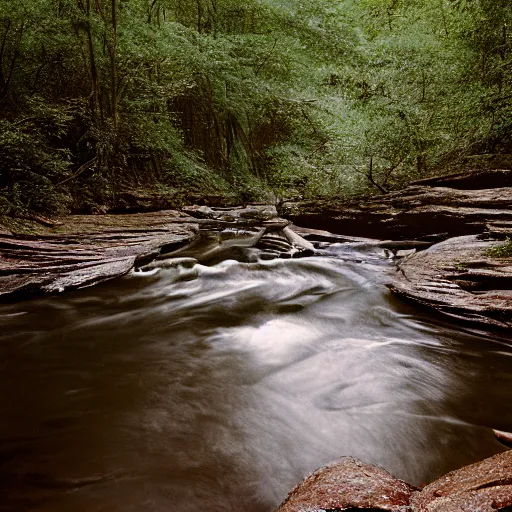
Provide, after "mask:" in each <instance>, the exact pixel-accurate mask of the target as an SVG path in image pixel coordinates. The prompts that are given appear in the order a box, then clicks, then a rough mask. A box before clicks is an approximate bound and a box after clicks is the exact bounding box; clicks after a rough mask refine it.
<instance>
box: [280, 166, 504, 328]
mask: <svg viewBox="0 0 512 512" xmlns="http://www.w3.org/2000/svg"><path fill="white" fill-rule="evenodd" d="M485 187H487V188H485ZM281 215H282V216H284V217H286V218H288V219H290V220H292V221H293V222H294V223H296V224H298V225H300V226H305V227H308V228H316V229H327V230H329V231H331V232H332V233H338V234H342V235H358V236H366V237H371V238H377V239H380V240H384V239H389V240H393V241H400V240H402V241H403V240H404V239H407V240H408V241H409V244H410V246H411V247H415V248H416V249H418V252H417V253H416V254H413V255H409V256H407V257H406V258H404V259H403V260H401V261H397V272H396V276H395V278H394V279H393V280H392V282H390V283H389V288H390V290H391V291H392V292H393V293H395V294H396V295H398V296H400V297H402V298H404V299H407V300H409V301H412V302H414V303H416V304H418V305H421V306H425V307H428V308H430V309H433V310H435V311H437V312H439V313H441V314H443V315H447V316H449V317H451V318H455V319H457V320H459V321H463V322H465V323H469V324H472V325H474V326H478V327H484V328H489V329H499V330H501V331H502V332H503V333H507V332H508V330H509V329H510V327H512V254H509V253H508V252H507V251H506V250H502V251H500V250H499V248H500V247H503V248H505V246H506V245H507V244H504V242H506V241H507V240H508V239H510V238H512V170H510V169H483V170H482V169H478V170H475V171H465V172H461V173H453V174H450V175H447V176H438V177H435V178H429V179H427V180H422V181H419V182H416V183H414V184H412V185H411V186H410V187H408V188H406V189H405V190H403V191H399V192H393V193H391V194H387V195H382V196H376V197H372V198H370V199H361V200H347V201H341V202H334V201H332V200H330V201H324V202H321V201H320V202H299V203H297V202H288V203H284V204H283V205H282V208H281ZM427 242H428V243H427ZM422 243H423V244H426V245H427V246H429V245H432V244H433V245H432V246H431V247H429V248H426V249H425V246H424V245H422ZM388 245H390V247H392V245H391V244H388ZM422 249H424V250H422ZM510 252H512V251H510Z"/></svg>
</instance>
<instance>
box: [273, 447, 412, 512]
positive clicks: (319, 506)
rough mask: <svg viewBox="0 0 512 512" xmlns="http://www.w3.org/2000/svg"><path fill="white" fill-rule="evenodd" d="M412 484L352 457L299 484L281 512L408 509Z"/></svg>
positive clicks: (341, 460) (318, 471)
mask: <svg viewBox="0 0 512 512" xmlns="http://www.w3.org/2000/svg"><path fill="white" fill-rule="evenodd" d="M414 490H415V488H414V487H412V486H411V485H409V484H407V483H405V482H403V481H402V480H397V479H396V478H394V477H392V476H391V475H390V474H389V473H388V472H387V471H385V470H384V469H382V468H379V467H378V466H375V465H372V464H365V463H364V462H361V461H359V460H357V459H354V458H352V457H343V458H341V459H339V460H337V461H335V462H332V463H330V464H327V465H326V466H323V467H321V468H320V469H318V470H317V471H315V472H314V473H312V474H311V475H309V476H308V477H307V478H306V479H305V480H304V481H303V482H301V483H300V484H299V485H297V486H296V487H295V488H294V489H293V490H292V492H291V493H290V494H289V496H288V498H287V499H286V500H285V501H284V503H283V504H282V505H281V506H280V507H279V508H278V509H277V511H278V512H320V511H327V510H329V511H338V510H339V511H341V510H353V509H363V510H368V509H371V510H386V511H393V512H402V511H405V510H408V507H407V505H408V504H409V502H410V499H411V496H412V492H413V491H414Z"/></svg>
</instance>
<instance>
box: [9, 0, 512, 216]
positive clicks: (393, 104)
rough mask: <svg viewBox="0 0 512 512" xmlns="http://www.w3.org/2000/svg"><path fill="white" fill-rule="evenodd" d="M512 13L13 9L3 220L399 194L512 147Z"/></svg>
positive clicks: (462, 4) (79, 5)
mask: <svg viewBox="0 0 512 512" xmlns="http://www.w3.org/2000/svg"><path fill="white" fill-rule="evenodd" d="M511 22H512V8H511V6H510V5H509V1H508V0H415V1H412V0H314V1H313V0H246V1H244V2H240V1H236V0H194V1H190V0H187V1H186V0H24V1H23V2H13V1H12V0H0V213H3V214H14V213H20V212H26V211H40V212H50V213H52V212H53V213H58V212H65V211H101V210H102V209H112V208H114V209H115V208H116V207H118V206H119V201H120V199H119V198H120V197H121V195H122V194H123V193H124V192H126V191H130V190H131V191H133V190H145V191H147V190H151V191H156V192H158V193H159V194H162V195H164V196H166V197H168V198H169V200H170V201H171V202H175V203H176V204H179V203H180V202H183V201H189V200H194V199H195V200H197V198H200V197H207V198H208V197H213V196H220V197H224V198H227V199H229V198H231V200H232V201H245V200H250V199H262V198H266V197H268V195H269V194H274V196H293V195H301V196H308V197H314V196H318V195H349V194H360V193H369V192H372V193H375V192H378V191H380V192H386V191H388V190H391V189H396V188H399V187H401V186H403V185H404V184H406V183H407V182H408V181H410V180H411V179H414V178H419V177H424V176H427V175H428V174H429V173H432V172H434V170H435V169H437V168H439V166H442V165H443V164H445V163H446V162H450V161H451V160H454V159H457V158H460V157H461V156H463V155H467V154H471V153H478V152H480V153H482V152H496V151H509V150H510V147H511V145H512V140H511V136H512V115H511V112H510V107H509V105H510V99H511V97H512V80H511V78H512V73H511V64H512V52H511V51H510V50H511V35H510V26H511Z"/></svg>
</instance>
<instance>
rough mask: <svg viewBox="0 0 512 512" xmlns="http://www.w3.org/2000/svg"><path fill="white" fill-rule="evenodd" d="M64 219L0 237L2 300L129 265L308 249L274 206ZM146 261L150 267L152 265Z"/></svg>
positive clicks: (286, 254) (295, 253)
mask: <svg viewBox="0 0 512 512" xmlns="http://www.w3.org/2000/svg"><path fill="white" fill-rule="evenodd" d="M188 211H190V212H191V213H192V214H194V217H192V216H189V215H187V214H184V213H180V212H176V211H172V210H168V211H162V212H154V213H145V214H130V215H76V216H68V217H65V218H63V219H62V220H61V222H59V223H55V225H54V226H53V227H52V226H50V225H45V226H44V227H42V226H41V225H39V227H38V229H39V233H38V234H33V235H27V234H25V235H19V234H18V235H13V234H9V232H4V233H3V234H0V298H3V299H15V298H25V297H27V296H30V295H38V294H39V295H40V294H51V293H59V292H62V291H65V290H72V289H75V288H82V287H85V286H91V285H93V284H96V283H99V282H102V281H105V280H108V279H112V278H115V277H119V276H122V275H124V274H126V273H127V272H129V271H130V270H131V269H133V268H134V267H143V268H145V269H148V270H150V269H154V268H158V267H165V266H173V265H181V264H189V263H190V262H191V261H193V262H199V263H204V264H215V263H218V262H220V261H223V260H226V259H235V260H238V261H243V262H252V261H258V260H259V259H273V258H295V257H303V256H309V255H311V254H313V253H314V247H313V245H312V244H311V243H310V242H308V241H306V240H305V239H304V238H302V237H301V236H299V235H298V234H296V233H294V232H293V231H292V230H291V229H290V228H289V227H288V225H289V221H286V220H283V219H279V218H277V213H276V210H275V207H273V206H269V205H253V206H248V207H245V208H234V209H225V208H219V209H212V208H209V207H206V206H200V207H199V206H198V207H191V208H189V209H188ZM151 262H152V264H150V263H151Z"/></svg>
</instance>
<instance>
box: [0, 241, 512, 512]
mask: <svg viewBox="0 0 512 512" xmlns="http://www.w3.org/2000/svg"><path fill="white" fill-rule="evenodd" d="M394 271H395V269H394V266H393V265H392V263H391V262H389V261H388V260H385V259H384V258H382V257H381V256H379V255H378V254H377V253H376V252H373V251H371V250H370V251H364V252H361V251H359V252H358V251H357V250H356V249H347V248H346V246H344V245H336V244H334V245H331V246H329V247H327V248H326V249H325V251H324V253H323V255H320V256H313V257H310V258H304V259H291V260H273V261H266V262H261V263H238V262H236V261H233V260H228V261H223V262H221V263H219V264H217V265H214V266H211V267H207V266H203V265H199V264H197V265H194V266H192V267H189V268H185V267H182V266H178V267H176V268H164V269H155V270H151V271H149V272H134V273H132V274H131V275H129V276H126V277H124V278H122V279H118V280H116V281H113V282H110V283H107V284H104V285H100V286H96V287H93V288H90V289H86V290H80V291H77V292H73V293H68V294H63V295H62V296H59V297H50V298H43V299H37V300H31V301H26V302H22V303H18V304H10V305H5V304H4V305H2V306H0V322H1V324H0V325H1V330H0V386H1V393H0V418H1V419H0V510H1V511H2V512H6V511H9V512H21V511H38V512H43V511H44V512H69V511H73V512H96V511H105V512H107V511H108V512H117V511H119V512H121V511H122V512H132V511H133V512H142V511H144V512H145V511H148V512H149V511H151V512H152V511H155V512H163V511H165V512H200V511H204V510H208V511H209V512H221V511H222V512H230V511H232V512H235V511H237V512H239V511H242V510H243V511H244V512H270V511H272V510H273V509H274V507H276V506H277V505H278V504H279V503H280V502H281V501H282V500H283V498H284V497H285V496H286V494H287V493H288V491H290V490H291V488H292V487H293V486H294V485H295V484H296V483H297V482H298V481H300V480H301V479H302V478H303V477H304V476H305V475H306V474H307V473H309V472H311V471H312V470H314V469H316V468H317V467H318V466H320V465H322V464H324V463H326V462H328V461H330V460H333V459H335V458H337V457H340V456H342V455H353V456H355V457H358V458H360V459H362V460H364V461H367V462H373V463H377V464H379V465H381V466H383V467H384V468H385V469H387V470H388V471H390V472H391V473H393V474H394V475H396V476H397V477H400V478H403V479H405V480H407V481H409V482H411V483H413V484H417V485H421V484H423V483H427V482H429V481H430V480H432V479H434V478H436V477H437V476H439V475H441V474H443V473H445V472H446V471H449V470H452V469H455V468H457V467H460V466H462V465H465V464H468V463H471V462H473V461H476V460H479V459H482V458H484V457H487V456H490V455H492V454H494V453H497V452H500V451H502V450H503V449H504V448H503V447H502V446H501V445H500V444H499V443H498V442H497V441H496V440H495V438H494V436H493V433H492V431H491V428H498V429H502V430H512V410H511V407H510V404H512V349H511V346H510V345H509V344H507V343H506V342H504V341H500V340H499V339H496V338H494V339H493V338H490V337H486V336H485V335H483V334H475V333H471V332H468V331H466V330H464V329H462V328H460V327H459V326H457V325H450V324H449V323H443V322H441V321H439V320H438V319H435V318H433V317H430V316H428V315H426V314H425V313H422V312H418V311H417V310H415V309H413V308H412V307H410V306H408V305H406V304H404V303H402V302H401V301H399V300H398V299H396V298H394V297H392V296H391V294H390V293H389V292H388V291H387V289H386V288H385V286H384V283H385V282H386V280H388V279H389V275H390V273H392V272H394Z"/></svg>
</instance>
